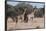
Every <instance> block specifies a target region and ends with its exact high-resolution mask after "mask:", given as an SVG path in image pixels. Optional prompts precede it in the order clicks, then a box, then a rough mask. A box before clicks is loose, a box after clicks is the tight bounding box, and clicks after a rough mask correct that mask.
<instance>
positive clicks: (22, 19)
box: [18, 8, 27, 22]
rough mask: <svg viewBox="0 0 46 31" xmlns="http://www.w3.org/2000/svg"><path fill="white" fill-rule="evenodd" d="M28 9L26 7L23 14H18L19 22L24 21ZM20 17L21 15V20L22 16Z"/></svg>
mask: <svg viewBox="0 0 46 31" xmlns="http://www.w3.org/2000/svg"><path fill="white" fill-rule="evenodd" d="M26 10H27V9H26V8H25V9H24V12H23V14H22V15H19V16H18V22H24V15H25V13H26ZM20 17H21V21H19V18H20Z"/></svg>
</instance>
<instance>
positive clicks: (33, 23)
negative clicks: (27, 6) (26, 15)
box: [7, 18, 44, 30]
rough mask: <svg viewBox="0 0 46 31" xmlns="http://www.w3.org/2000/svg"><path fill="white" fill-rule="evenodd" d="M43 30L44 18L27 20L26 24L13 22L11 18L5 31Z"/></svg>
mask: <svg viewBox="0 0 46 31" xmlns="http://www.w3.org/2000/svg"><path fill="white" fill-rule="evenodd" d="M36 27H37V28H44V18H33V20H32V19H30V20H28V23H24V22H18V23H17V24H16V22H13V21H12V19H11V18H8V21H7V30H10V29H30V28H36Z"/></svg>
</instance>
